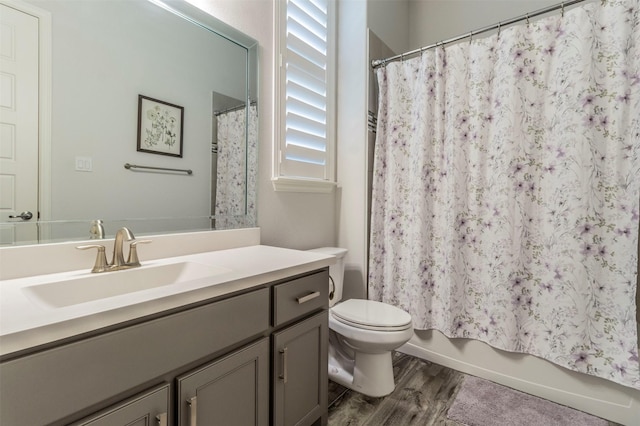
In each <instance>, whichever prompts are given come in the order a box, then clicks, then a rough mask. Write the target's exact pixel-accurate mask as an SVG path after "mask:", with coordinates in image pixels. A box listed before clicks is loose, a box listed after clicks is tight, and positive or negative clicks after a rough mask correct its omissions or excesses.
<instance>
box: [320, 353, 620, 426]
mask: <svg viewBox="0 0 640 426" xmlns="http://www.w3.org/2000/svg"><path fill="white" fill-rule="evenodd" d="M393 364H394V366H393V373H394V376H395V380H396V389H395V390H394V391H393V393H391V394H390V395H388V396H386V397H384V398H372V397H368V396H364V395H362V394H359V393H357V392H353V391H351V390H348V389H346V388H344V387H342V386H340V385H338V384H336V383H333V382H331V381H330V382H329V426H358V425H363V426H365V425H366V426H383V425H385V426H414V425H416V426H417V425H420V426H427V425H442V426H462V425H461V423H458V422H455V421H453V420H449V419H448V418H447V411H448V410H449V407H450V406H451V404H453V401H454V399H455V397H456V395H457V393H458V390H459V388H460V385H461V384H462V380H463V378H464V376H465V374H463V373H460V372H457V371H455V370H451V369H449V368H446V367H442V366H440V365H437V364H433V363H431V362H429V361H425V360H422V359H419V358H414V357H411V356H409V355H405V354H401V353H398V352H396V353H395V354H394V361H393ZM614 425H616V423H612V422H610V423H609V426H614Z"/></svg>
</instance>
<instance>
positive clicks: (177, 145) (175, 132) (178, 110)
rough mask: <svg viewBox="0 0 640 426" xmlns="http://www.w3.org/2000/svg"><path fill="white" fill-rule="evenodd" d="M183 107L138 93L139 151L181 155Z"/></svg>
mask: <svg viewBox="0 0 640 426" xmlns="http://www.w3.org/2000/svg"><path fill="white" fill-rule="evenodd" d="M183 121H184V108H183V107H181V106H179V105H174V104H171V103H169V102H165V101H161V100H159V99H154V98H150V97H148V96H144V95H138V145H137V150H138V151H139V152H148V153H151V154H159V155H169V156H172V157H182V150H183V146H182V134H183Z"/></svg>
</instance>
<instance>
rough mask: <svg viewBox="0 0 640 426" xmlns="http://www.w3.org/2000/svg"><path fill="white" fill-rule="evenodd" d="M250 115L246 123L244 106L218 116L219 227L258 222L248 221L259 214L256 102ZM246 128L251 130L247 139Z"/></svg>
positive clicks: (217, 224) (217, 199) (217, 190)
mask: <svg viewBox="0 0 640 426" xmlns="http://www.w3.org/2000/svg"><path fill="white" fill-rule="evenodd" d="M248 118H249V125H248V126H245V123H246V120H247V111H246V109H245V108H242V109H238V110H235V111H230V112H226V113H224V114H220V115H218V117H217V130H218V176H217V179H216V204H215V219H216V229H234V228H239V227H242V226H255V223H247V220H248V218H254V217H255V213H256V212H255V208H256V206H255V203H254V200H255V199H256V197H255V194H256V175H257V150H258V148H257V144H258V110H257V107H256V106H255V105H252V106H250V107H249V114H248ZM245 127H247V128H248V131H249V134H248V136H247V137H246V139H245V135H246V132H245ZM245 184H246V185H245ZM245 187H246V194H245Z"/></svg>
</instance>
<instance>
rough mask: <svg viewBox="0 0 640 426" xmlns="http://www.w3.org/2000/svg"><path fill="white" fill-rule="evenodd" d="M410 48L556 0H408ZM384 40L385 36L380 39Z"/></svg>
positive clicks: (526, 11) (431, 42) (486, 24)
mask: <svg viewBox="0 0 640 426" xmlns="http://www.w3.org/2000/svg"><path fill="white" fill-rule="evenodd" d="M408 1H409V10H410V13H409V33H410V34H409V49H408V50H414V49H418V48H420V47H422V46H427V45H430V44H433V43H436V42H439V41H442V40H446V39H449V38H452V37H456V36H458V35H461V34H465V33H469V32H470V31H472V30H477V29H480V28H483V27H486V26H489V25H493V24H496V23H498V22H500V21H505V20H507V19H510V18H514V17H517V16H520V15H524V14H526V13H529V12H534V11H536V10H540V9H543V8H545V7H547V6H551V5H554V4H558V3H560V1H559V0H408ZM383 39H384V38H383Z"/></svg>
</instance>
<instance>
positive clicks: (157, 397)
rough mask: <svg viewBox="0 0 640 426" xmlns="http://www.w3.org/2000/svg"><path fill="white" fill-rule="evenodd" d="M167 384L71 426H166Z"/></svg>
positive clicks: (167, 409)
mask: <svg viewBox="0 0 640 426" xmlns="http://www.w3.org/2000/svg"><path fill="white" fill-rule="evenodd" d="M169 406H170V399H169V384H168V383H165V384H164V385H161V386H159V387H156V388H154V389H152V390H150V391H148V392H145V393H143V394H141V395H139V396H137V397H134V398H131V399H128V400H126V401H124V402H121V403H119V404H118V405H116V406H114V407H112V408H110V409H108V410H106V411H104V412H101V413H99V414H97V415H95V416H91V417H89V418H86V419H84V420H83V421H81V422H78V423H74V424H73V425H72V426H113V425H127V426H149V425H158V426H168V424H169V423H168V421H169V418H168V416H169Z"/></svg>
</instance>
